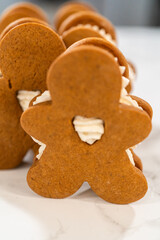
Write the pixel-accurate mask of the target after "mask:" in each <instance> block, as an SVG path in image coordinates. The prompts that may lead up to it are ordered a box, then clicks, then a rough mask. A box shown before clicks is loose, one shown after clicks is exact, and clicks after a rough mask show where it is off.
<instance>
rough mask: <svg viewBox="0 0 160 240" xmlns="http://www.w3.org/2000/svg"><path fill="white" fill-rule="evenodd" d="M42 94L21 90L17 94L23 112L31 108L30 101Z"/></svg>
mask: <svg viewBox="0 0 160 240" xmlns="http://www.w3.org/2000/svg"><path fill="white" fill-rule="evenodd" d="M39 94H40V91H26V90H19V91H18V94H17V99H18V101H19V104H20V106H21V108H22V110H23V111H25V110H26V109H27V108H28V107H29V103H30V101H31V100H32V99H33V98H34V97H36V96H37V95H39Z"/></svg>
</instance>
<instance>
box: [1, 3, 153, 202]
mask: <svg viewBox="0 0 160 240" xmlns="http://www.w3.org/2000/svg"><path fill="white" fill-rule="evenodd" d="M26 6H28V5H26V4H24V6H23V4H20V5H19V7H18V5H16V6H14V7H12V8H11V9H10V11H7V12H6V13H5V14H6V16H5V15H4V16H3V18H2V20H3V19H7V18H8V20H6V22H7V21H8V23H10V24H9V25H7V24H6V22H5V21H1V22H0V25H1V23H2V27H1V28H0V29H3V31H2V32H1V36H0V69H1V72H2V76H1V79H0V99H1V105H0V112H1V119H0V129H1V132H0V134H1V139H2V141H1V144H0V151H1V158H0V168H1V169H4V168H13V167H15V166H17V165H19V164H20V162H21V161H22V159H23V156H24V155H25V153H26V152H27V150H28V149H30V148H34V151H35V159H34V163H33V165H32V167H31V168H30V170H29V172H28V176H27V181H28V184H29V186H30V187H31V189H32V190H33V191H34V192H36V193H38V194H39V195H41V196H45V197H52V198H64V197H67V196H70V195H72V194H73V193H75V192H76V191H77V190H78V189H79V188H80V186H81V185H82V184H83V182H85V181H87V182H88V183H89V185H90V186H91V188H92V190H93V191H94V192H95V193H96V194H97V195H98V196H100V197H101V198H103V199H104V200H106V201H109V202H112V203H120V204H126V203H130V202H133V201H136V200H138V199H140V198H142V197H143V196H144V194H145V193H146V191H147V182H146V179H145V177H144V175H143V173H142V163H141V160H140V159H139V158H138V157H137V156H136V155H135V153H134V152H133V148H134V147H135V145H136V144H138V143H140V142H141V141H143V140H144V139H145V138H146V137H147V136H148V134H149V133H150V131H151V118H152V109H151V107H150V105H149V104H148V103H147V102H145V101H144V100H142V99H140V98H138V97H135V96H131V95H129V94H128V93H129V92H130V90H131V87H132V82H133V79H134V77H135V70H134V67H133V66H132V64H131V63H128V61H127V60H126V58H125V57H124V56H123V54H122V53H121V51H120V50H119V49H118V48H117V46H116V45H117V42H116V33H115V29H114V26H113V25H112V24H111V23H110V22H109V21H108V20H107V19H106V18H104V17H103V16H101V15H100V14H98V13H97V12H96V11H95V9H93V8H92V7H90V6H88V5H87V4H82V3H74V2H71V3H68V4H65V5H64V6H62V7H61V8H60V10H59V11H58V12H57V14H56V17H55V28H56V32H57V33H56V32H55V31H54V30H53V29H52V28H51V27H50V26H49V25H48V23H47V21H46V19H45V18H44V17H43V18H42V16H44V14H42V12H41V11H40V10H39V9H38V8H37V9H36V7H35V6H32V5H30V4H29V7H30V8H32V7H33V9H34V11H29V10H28V8H27V10H25V9H26V8H25V7H26ZM33 9H32V10H33ZM11 12H12V13H13V15H14V20H15V21H14V22H13V21H11V20H10V19H12V18H11ZM28 12H29V14H28ZM35 12H36V14H35ZM16 13H17V15H16ZM32 13H33V15H31V14H32ZM38 13H39V14H38ZM7 14H8V15H7ZM25 14H26V15H25ZM27 14H28V16H27ZM4 22H5V23H4ZM4 26H5V27H4ZM20 118H21V124H20ZM35 143H37V144H38V146H39V147H38V149H37V145H35Z"/></svg>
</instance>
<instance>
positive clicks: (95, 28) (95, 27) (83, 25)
mask: <svg viewBox="0 0 160 240" xmlns="http://www.w3.org/2000/svg"><path fill="white" fill-rule="evenodd" d="M74 27H85V28H89V29H93V30H94V31H96V32H97V33H99V34H100V35H101V36H102V37H103V38H104V39H106V40H107V41H109V42H111V43H112V44H113V45H116V42H115V41H114V40H113V38H112V36H111V34H109V33H106V31H105V29H104V28H100V27H99V26H97V25H91V24H78V25H77V26H73V27H71V28H74Z"/></svg>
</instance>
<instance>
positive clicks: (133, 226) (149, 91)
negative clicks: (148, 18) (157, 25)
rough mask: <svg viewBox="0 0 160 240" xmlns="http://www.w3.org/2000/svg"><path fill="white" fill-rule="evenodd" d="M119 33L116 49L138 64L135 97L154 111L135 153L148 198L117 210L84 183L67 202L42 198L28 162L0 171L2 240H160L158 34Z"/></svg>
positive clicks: (138, 30)
mask: <svg viewBox="0 0 160 240" xmlns="http://www.w3.org/2000/svg"><path fill="white" fill-rule="evenodd" d="M118 33H119V38H120V40H119V42H120V48H121V49H123V50H124V52H125V55H126V56H127V57H128V58H129V59H131V60H133V61H134V62H135V63H136V65H137V69H138V79H137V82H136V87H135V94H137V95H138V96H142V97H144V98H145V99H147V100H148V101H150V102H151V104H152V105H153V108H154V111H155V113H154V118H153V131H152V134H151V135H150V137H149V138H148V139H147V140H145V141H144V142H143V143H142V144H140V146H138V149H137V153H138V155H139V156H140V157H141V159H142V161H143V164H144V173H145V175H146V177H147V180H148V182H149V190H148V192H147V194H146V196H145V197H144V198H143V199H141V200H140V201H138V202H136V203H132V204H129V205H115V204H110V203H106V202H105V201H103V200H101V199H100V198H98V197H97V196H96V195H95V194H94V193H93V192H92V191H91V190H90V189H89V187H88V185H87V184H84V185H83V187H82V188H81V189H80V191H79V192H78V193H77V194H75V195H73V196H72V197H70V198H67V199H63V200H55V199H45V198H42V197H40V196H37V195H36V194H34V193H33V192H32V191H31V190H30V189H29V187H28V186H27V183H26V180H25V177H26V173H27V171H28V168H29V165H30V163H29V161H28V162H25V163H23V164H22V165H21V166H20V167H19V168H17V169H14V170H9V171H1V172H0V239H2V240H10V239H13V240H14V239H16V240H22V239H23V240H54V239H57V240H72V239H73V240H75V239H76V240H82V239H92V240H135V239H136V240H141V239H145V240H151V239H152V240H159V239H160V174H159V173H160V153H159V148H160V126H159V116H160V104H159V102H160V94H159V91H160V80H159V78H160V60H159V56H160V29H157V30H155V29H136V28H135V29H132V28H131V29H126V28H125V29H124V28H121V29H119V30H118Z"/></svg>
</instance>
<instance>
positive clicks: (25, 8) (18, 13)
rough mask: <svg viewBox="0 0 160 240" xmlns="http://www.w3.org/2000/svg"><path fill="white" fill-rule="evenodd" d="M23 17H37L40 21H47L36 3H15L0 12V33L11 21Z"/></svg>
mask: <svg viewBox="0 0 160 240" xmlns="http://www.w3.org/2000/svg"><path fill="white" fill-rule="evenodd" d="M24 17H33V18H38V19H40V20H42V21H45V22H47V18H46V15H45V13H44V12H43V11H42V10H41V9H40V8H39V7H37V6H36V5H34V4H32V3H17V4H14V5H12V6H10V7H8V8H7V9H6V10H5V11H4V12H3V13H2V15H1V17H0V33H1V32H2V31H3V30H4V29H5V28H6V27H7V25H9V24H10V23H11V22H13V21H15V20H17V19H20V18H24Z"/></svg>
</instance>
